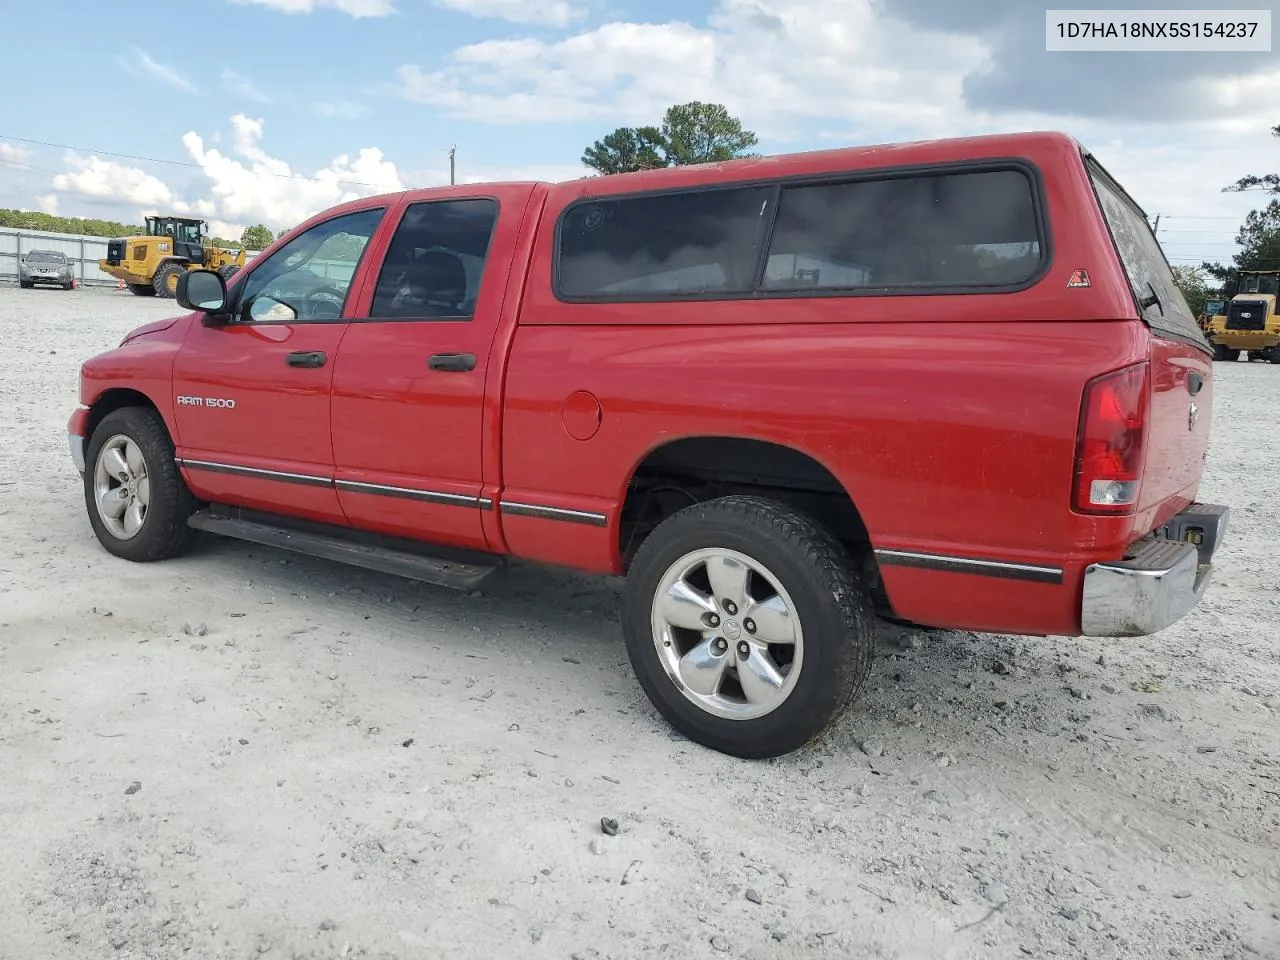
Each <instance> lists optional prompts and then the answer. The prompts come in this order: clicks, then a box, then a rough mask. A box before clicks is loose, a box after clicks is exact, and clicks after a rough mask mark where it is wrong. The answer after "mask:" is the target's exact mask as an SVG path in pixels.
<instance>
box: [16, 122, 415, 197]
mask: <svg viewBox="0 0 1280 960" xmlns="http://www.w3.org/2000/svg"><path fill="white" fill-rule="evenodd" d="M0 140H12V141H14V142H15V143H30V144H35V145H37V146H41V147H56V148H57V149H59V150H72V151H74V152H76V153H91V154H101V155H102V156H104V157H119V158H120V159H122V160H137V161H140V162H142V163H163V164H168V165H169V166H172V167H187V168H189V169H192V170H203V169H204V167H203V166H202V165H201V164H198V163H192V162H191V161H190V160H165V159H162V158H160V157H144V156H140V155H138V154H134V153H116V152H114V151H112V150H94V149H92V148H90V147H76V146H72V145H71V144H67V143H53V142H51V141H48V140H32V139H29V138H27V137H10V136H6V135H4V134H0ZM32 169H37V168H34V167H33V168H32ZM54 172H64V171H54ZM245 172H246V173H250V174H253V175H254V176H256V177H277V178H278V179H281V180H302V181H306V182H309V183H345V184H348V185H350V186H356V187H368V188H370V189H371V190H395V189H396V186H395V185H394V184H385V183H365V182H364V181H362V180H325V179H321V178H320V177H304V176H301V175H299V174H292V173H271V172H270V171H267V170H248V169H246V170H245Z"/></svg>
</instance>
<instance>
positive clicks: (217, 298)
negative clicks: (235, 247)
mask: <svg viewBox="0 0 1280 960" xmlns="http://www.w3.org/2000/svg"><path fill="white" fill-rule="evenodd" d="M174 298H175V299H176V300H177V301H178V303H180V304H182V306H184V307H186V308H187V309H188V310H200V311H202V312H204V313H206V314H209V315H210V316H218V315H220V314H222V313H224V312H225V311H226V309H227V282H226V281H225V280H224V279H222V276H221V275H220V274H218V273H217V272H215V271H213V270H186V271H184V272H183V273H182V274H181V275H180V276H179V277H178V289H177V290H175V291H174Z"/></svg>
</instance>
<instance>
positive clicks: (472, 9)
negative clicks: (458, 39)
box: [436, 0, 586, 27]
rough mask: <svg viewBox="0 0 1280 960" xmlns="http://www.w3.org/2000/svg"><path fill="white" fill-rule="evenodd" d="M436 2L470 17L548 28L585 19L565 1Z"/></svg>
mask: <svg viewBox="0 0 1280 960" xmlns="http://www.w3.org/2000/svg"><path fill="white" fill-rule="evenodd" d="M436 3H437V4H438V5H439V6H441V7H444V8H445V9H447V10H457V11H459V12H461V13H469V14H471V16H473V17H482V18H495V19H498V20H506V21H508V22H510V23H529V24H541V25H545V26H549V27H567V26H569V24H571V23H573V22H574V21H577V20H581V19H582V18H583V17H585V16H586V11H585V10H583V9H582V8H581V7H578V6H575V5H573V4H571V3H568V2H567V0H436Z"/></svg>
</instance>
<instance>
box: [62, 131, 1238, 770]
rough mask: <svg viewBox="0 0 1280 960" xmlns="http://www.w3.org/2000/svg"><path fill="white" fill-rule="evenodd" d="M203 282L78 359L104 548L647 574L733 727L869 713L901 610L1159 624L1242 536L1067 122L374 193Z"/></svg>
mask: <svg viewBox="0 0 1280 960" xmlns="http://www.w3.org/2000/svg"><path fill="white" fill-rule="evenodd" d="M178 299H179V301H180V303H181V304H182V305H183V307H185V308H186V309H188V310H190V311H191V312H190V313H188V314H185V315H183V316H179V317H174V318H172V319H168V320H163V321H160V322H156V323H151V324H148V325H146V326H143V327H140V328H139V329H137V330H135V331H133V332H132V333H130V334H129V335H128V336H127V337H126V338H125V340H124V341H123V342H122V343H121V345H120V346H119V347H118V348H117V349H114V350H110V351H107V352H106V353H103V354H100V355H99V356H96V357H94V358H92V359H90V360H89V361H87V362H86V363H85V364H84V366H83V369H82V374H81V387H80V390H81V404H82V405H81V406H80V408H79V409H78V410H76V412H75V413H74V414H73V415H72V417H71V421H70V424H69V431H70V435H71V440H70V443H71V453H72V456H73V458H74V460H75V463H76V465H77V467H78V468H79V469H80V470H81V471H82V473H83V474H84V492H85V502H86V505H87V509H88V514H89V521H90V523H91V524H92V527H93V530H94V532H95V533H96V535H97V537H98V539H99V541H100V542H101V543H102V545H103V546H104V547H105V548H106V549H107V550H108V551H110V552H111V553H113V554H115V555H116V556H119V557H124V558H126V559H130V560H136V561H153V560H161V559H164V558H166V557H172V556H175V555H177V554H179V553H181V552H182V550H183V549H184V548H185V547H186V545H187V544H188V542H189V540H190V539H191V536H192V534H193V533H194V532H195V531H197V530H203V531H209V532H212V533H216V534H223V535H226V536H230V537H237V538H240V539H243V540H247V541H251V542H255V543H259V544H268V545H272V546H276V547H280V548H284V549H288V550H295V551H300V552H302V553H306V554H311V555H314V556H318V557H325V558H329V559H334V560H341V561H345V562H348V563H353V564H357V565H360V566H364V567H368V568H372V569H375V570H380V571H385V572H387V573H391V574H399V575H404V576H409V577H415V578H418V579H422V580H426V581H430V582H434V583H440V584H448V585H452V586H457V587H468V588H469V587H473V586H475V585H477V584H480V583H482V582H483V581H484V580H485V579H486V578H487V577H488V576H490V575H491V574H492V573H493V572H494V571H496V570H498V569H499V568H500V567H501V566H502V563H503V558H506V557H516V558H521V559H523V560H532V561H539V562H542V563H547V564H557V565H563V566H566V567H573V568H578V569H581V570H586V571H594V572H596V573H599V574H606V575H608V574H613V575H624V576H625V577H626V588H625V608H624V611H623V628H624V633H625V639H626V645H627V650H628V653H629V655H630V658H631V662H632V664H633V666H634V669H635V672H636V674H637V676H638V678H639V681H640V683H641V685H642V686H643V688H644V689H645V691H646V693H647V694H648V695H649V697H650V698H651V699H652V701H653V703H654V704H655V705H656V706H657V708H658V710H660V711H661V713H662V714H663V716H665V717H666V718H667V719H668V720H669V721H670V722H671V723H672V724H673V725H674V726H675V727H677V728H678V729H679V730H681V731H683V732H684V733H685V734H686V735H687V736H689V737H691V738H692V739H694V740H696V741H698V742H700V743H702V744H706V745H708V746H711V747H714V748H715V749H718V750H722V751H725V752H728V753H731V754H735V755H738V756H743V757H764V756H773V755H777V754H781V753H785V752H787V751H790V750H792V749H795V748H797V747H799V746H801V745H802V744H804V743H806V742H807V741H809V740H811V739H812V738H814V737H816V736H817V735H819V734H820V733H821V732H822V731H823V730H824V729H825V728H826V727H827V726H828V725H829V724H830V723H831V722H832V721H833V720H834V719H835V718H836V717H837V716H839V714H840V713H841V711H842V710H844V708H845V707H846V706H847V705H848V704H850V702H851V701H852V700H853V699H854V696H855V695H856V693H857V692H858V690H859V688H860V687H861V686H862V684H863V682H864V681H865V679H866V677H867V674H868V672H869V670H870V667H871V663H872V653H873V637H874V626H873V623H874V617H875V615H876V614H877V613H878V614H880V615H883V616H888V617H893V618H896V619H898V620H905V621H908V622H912V623H916V624H923V625H929V626H934V627H944V628H956V629H966V630H983V631H998V632H1005V633H1015V634H1028V635H1049V634H1055V635H1093V636H1103V637H1124V636H1137V635H1144V634H1149V633H1153V632H1155V631H1158V630H1161V629H1163V628H1164V627H1167V626H1168V625H1170V624H1171V623H1173V622H1174V621H1176V620H1178V619H1179V618H1181V617H1183V616H1184V615H1186V614H1187V613H1188V612H1190V611H1191V610H1192V608H1193V607H1194V606H1195V604H1196V603H1197V601H1198V599H1199V597H1200V596H1201V594H1202V592H1203V590H1204V589H1205V586H1206V584H1207V582H1208V580H1209V575H1210V573H1209V572H1210V565H1211V559H1212V557H1213V554H1214V551H1215V549H1216V547H1217V546H1218V544H1219V543H1220V541H1221V539H1222V536H1223V534H1224V531H1225V529H1226V525H1227V517H1228V511H1227V509H1226V508H1225V507H1221V506H1213V505H1206V504H1200V503H1198V502H1197V501H1196V491H1197V487H1198V485H1199V483H1200V477H1201V471H1202V469H1203V464H1204V459H1205V453H1206V449H1207V445H1208V441H1209V421H1210V413H1211V408H1212V402H1213V364H1212V358H1211V353H1210V348H1209V346H1208V344H1207V343H1206V341H1205V338H1204V336H1203V335H1202V334H1201V332H1200V330H1199V328H1198V326H1197V324H1196V320H1195V317H1193V316H1192V315H1191V313H1190V311H1189V310H1188V308H1187V304H1186V302H1185V301H1184V299H1183V298H1182V296H1181V294H1180V293H1179V292H1178V289H1177V287H1176V285H1175V284H1174V282H1173V277H1172V275H1171V272H1170V270H1169V266H1168V264H1167V262H1166V261H1165V258H1164V256H1163V255H1162V253H1161V250H1160V247H1159V245H1158V243H1157V242H1156V239H1155V237H1154V235H1153V234H1152V232H1151V230H1150V228H1149V227H1148V225H1147V222H1146V218H1145V217H1144V215H1143V213H1142V211H1141V210H1140V209H1139V208H1138V207H1137V205H1136V204H1135V203H1134V202H1133V201H1132V200H1131V199H1130V198H1129V197H1128V196H1127V195H1126V193H1125V192H1124V191H1123V190H1122V189H1121V187H1120V186H1119V185H1118V184H1117V183H1116V182H1115V181H1114V180H1113V179H1112V178H1111V177H1110V176H1108V175H1107V173H1106V172H1105V171H1104V170H1103V169H1102V167H1101V166H1099V165H1098V163H1097V162H1096V161H1095V159H1094V158H1093V157H1092V156H1091V155H1090V154H1088V153H1087V152H1086V151H1084V150H1083V149H1082V148H1081V147H1080V145H1079V144H1078V143H1076V142H1075V141H1074V140H1072V139H1071V138H1070V137H1067V136H1064V135H1060V134H1052V133H1035V134H1022V135H1013V136H993V137H979V138H972V139H957V140H942V141H936V142H930V143H917V144H910V145H905V146H893V147H867V148H857V149H843V150H833V151H827V152H817V153H808V154H800V155H794V156H779V157H771V158H767V159H752V160H743V161H738V162H732V163H723V164H712V165H706V166H692V167H680V168H674V169H667V170H657V171H647V172H643V173H635V174H625V175H618V176H606V177H597V178H590V179H585V180H577V181H573V182H569V183H561V184H554V185H552V184H544V183H492V184H481V185H469V186H457V187H444V188H438V189H430V190H414V191H408V192H405V193H398V194H393V195H387V196H379V197H373V198H370V199H363V200H357V201H354V202H350V203H346V204H343V205H341V206H337V207H334V208H333V209H330V210H326V211H325V212H324V213H321V214H318V215H317V216H315V217H313V218H312V219H311V220H309V221H308V222H306V223H304V224H303V225H302V226H301V227H299V228H298V229H297V230H295V231H294V232H293V233H291V234H290V235H289V236H288V237H287V238H285V239H283V240H282V241H277V242H276V244H275V245H274V246H273V247H271V248H270V249H268V250H267V251H265V252H264V253H263V254H262V255H261V256H259V257H258V258H256V259H255V260H254V261H253V262H252V263H251V264H250V265H249V266H248V267H246V269H245V270H244V271H242V272H241V273H240V274H238V275H237V276H236V277H235V278H234V279H232V280H231V281H230V283H228V282H227V281H226V280H225V279H223V278H221V277H219V276H218V275H217V274H215V273H211V272H208V271H201V270H193V271H191V272H190V273H187V274H186V275H184V277H183V279H182V281H181V283H180V286H179V288H178Z"/></svg>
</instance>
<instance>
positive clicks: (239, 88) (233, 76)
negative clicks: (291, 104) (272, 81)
mask: <svg viewBox="0 0 1280 960" xmlns="http://www.w3.org/2000/svg"><path fill="white" fill-rule="evenodd" d="M222 84H223V86H224V87H225V88H226V89H227V90H228V91H229V92H231V93H234V94H236V95H237V96H239V97H243V98H244V99H246V100H253V101H255V102H256V103H261V104H264V105H266V106H271V105H272V104H273V103H274V101H273V100H272V98H271V97H269V96H268V95H267V94H265V93H263V92H262V91H261V90H260V89H258V87H257V86H255V85H254V82H253V81H252V80H250V79H249V78H248V77H246V76H245V75H244V74H243V73H240V72H239V71H236V70H232V69H231V68H230V67H226V68H224V69H223V71H222Z"/></svg>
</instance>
